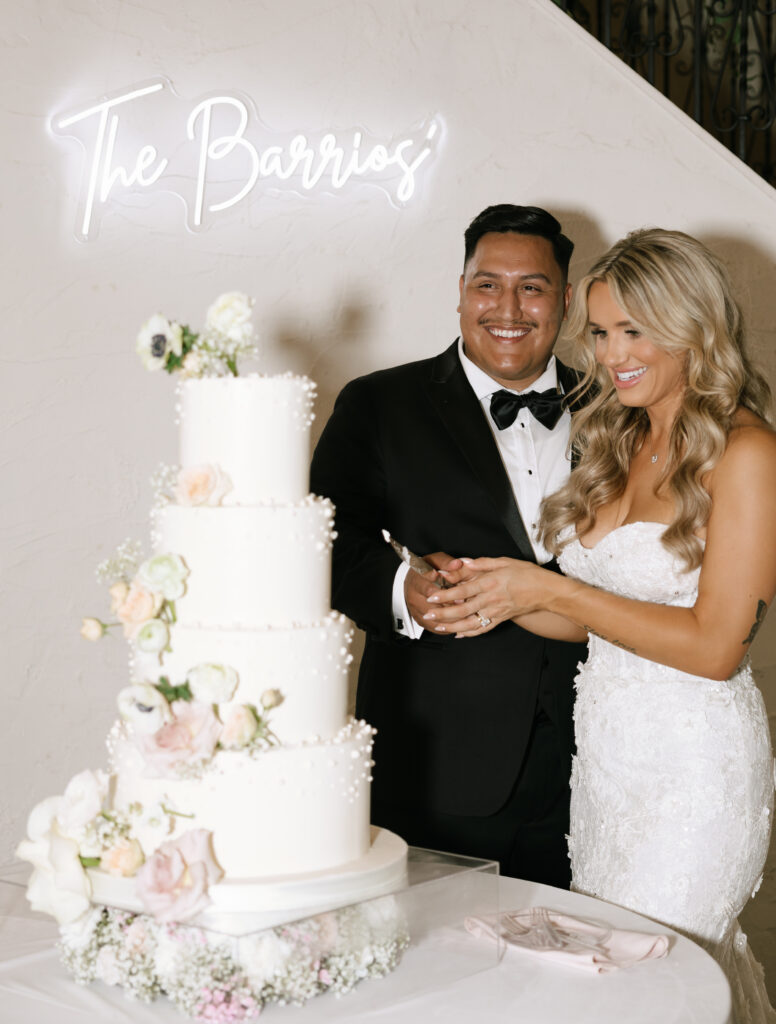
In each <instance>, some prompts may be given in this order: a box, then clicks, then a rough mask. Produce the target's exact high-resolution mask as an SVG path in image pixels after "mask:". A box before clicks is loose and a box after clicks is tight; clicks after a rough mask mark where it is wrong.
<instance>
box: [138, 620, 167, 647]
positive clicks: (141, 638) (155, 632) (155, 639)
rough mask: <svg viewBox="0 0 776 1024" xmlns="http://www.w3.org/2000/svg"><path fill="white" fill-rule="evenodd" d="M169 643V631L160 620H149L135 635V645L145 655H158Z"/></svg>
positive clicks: (165, 624)
mask: <svg viewBox="0 0 776 1024" xmlns="http://www.w3.org/2000/svg"><path fill="white" fill-rule="evenodd" d="M169 643H170V631H169V629H168V628H167V623H166V622H163V621H162V619H149V620H148V622H146V623H145V624H144V625H142V626H141V627H140V629H139V630H138V631H137V633H135V644H136V645H137V647H138V649H139V650H141V651H145V652H146V654H158V653H159V651H163V650H164V649H165V647H167V646H168V645H169Z"/></svg>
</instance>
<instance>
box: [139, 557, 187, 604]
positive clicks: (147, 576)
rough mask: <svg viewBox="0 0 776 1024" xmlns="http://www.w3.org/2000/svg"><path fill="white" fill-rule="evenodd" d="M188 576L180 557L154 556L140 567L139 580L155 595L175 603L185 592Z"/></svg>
mask: <svg viewBox="0 0 776 1024" xmlns="http://www.w3.org/2000/svg"><path fill="white" fill-rule="evenodd" d="M188 575H189V570H188V569H187V568H186V564H185V562H184V561H183V559H182V558H181V556H180V555H170V554H165V555H154V556H153V558H149V559H148V561H146V562H143V564H142V565H141V566H140V568H139V569H138V571H137V580H138V582H139V583H140V584H141V586H144V587H147V588H148V589H149V590H151V591H153V592H154V593H155V594H161V595H162V596H163V597H165V598H166V599H167V600H168V601H174V600H175V599H176V598H178V597H180V596H181V595H182V594H183V592H184V591H185V589H186V586H185V580H186V577H187V576H188Z"/></svg>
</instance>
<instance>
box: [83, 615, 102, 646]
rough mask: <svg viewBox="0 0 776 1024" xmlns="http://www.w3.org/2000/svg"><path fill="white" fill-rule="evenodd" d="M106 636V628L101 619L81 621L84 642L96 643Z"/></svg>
mask: <svg viewBox="0 0 776 1024" xmlns="http://www.w3.org/2000/svg"><path fill="white" fill-rule="evenodd" d="M104 635H105V626H103V624H102V623H101V622H100V620H99V619H82V620H81V636H82V637H83V638H84V640H91V641H92V643H94V642H95V641H96V640H101V639H102V637H103V636H104Z"/></svg>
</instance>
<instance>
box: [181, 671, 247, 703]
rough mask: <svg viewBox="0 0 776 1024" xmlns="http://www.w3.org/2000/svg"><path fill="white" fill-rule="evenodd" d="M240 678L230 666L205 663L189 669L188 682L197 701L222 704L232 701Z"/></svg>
mask: <svg viewBox="0 0 776 1024" xmlns="http://www.w3.org/2000/svg"><path fill="white" fill-rule="evenodd" d="M238 681H239V676H238V675H237V672H236V671H235V669H233V668H231V667H230V666H229V665H213V664H209V663H204V664H202V665H197V666H196V667H195V668H192V669H189V671H188V674H187V675H186V682H187V683H188V684H189V689H190V690H191V692H192V694H193V696H194V699H195V700H201V701H204V702H205V703H206V704H220V703H221V702H222V701H226V700H231V699H232V695H233V694H234V691H235V690H236V689H237V683H238Z"/></svg>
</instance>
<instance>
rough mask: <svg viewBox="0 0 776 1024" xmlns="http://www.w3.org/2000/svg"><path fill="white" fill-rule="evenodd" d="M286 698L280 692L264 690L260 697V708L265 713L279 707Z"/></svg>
mask: <svg viewBox="0 0 776 1024" xmlns="http://www.w3.org/2000/svg"><path fill="white" fill-rule="evenodd" d="M285 699H286V698H285V697H284V696H283V694H282V693H281V692H280V690H265V691H264V693H262V695H261V706H262V707H263V708H264V710H265V711H271V710H272V709H273V708H277V707H279V706H280V705H281V704H282V703H283V701H284V700H285Z"/></svg>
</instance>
